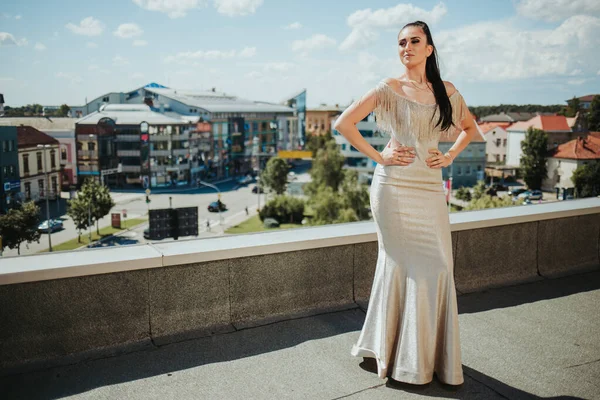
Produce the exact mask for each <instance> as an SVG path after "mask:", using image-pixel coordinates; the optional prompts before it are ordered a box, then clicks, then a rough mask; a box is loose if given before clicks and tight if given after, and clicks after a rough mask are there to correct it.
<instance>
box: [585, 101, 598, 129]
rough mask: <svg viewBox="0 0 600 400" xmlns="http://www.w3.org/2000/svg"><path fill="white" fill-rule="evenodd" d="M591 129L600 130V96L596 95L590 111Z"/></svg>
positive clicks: (589, 123)
mask: <svg viewBox="0 0 600 400" xmlns="http://www.w3.org/2000/svg"><path fill="white" fill-rule="evenodd" d="M588 128H589V130H590V131H600V96H594V98H593V100H592V104H591V105H590V110H589V113H588Z"/></svg>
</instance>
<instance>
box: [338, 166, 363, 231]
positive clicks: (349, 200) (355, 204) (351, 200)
mask: <svg viewBox="0 0 600 400" xmlns="http://www.w3.org/2000/svg"><path fill="white" fill-rule="evenodd" d="M344 174H345V175H344V181H343V182H342V200H343V204H344V208H345V209H347V210H351V211H352V214H349V213H347V212H345V211H344V210H342V212H340V216H339V218H342V219H343V220H344V221H347V220H348V218H350V219H352V220H353V221H363V220H366V219H369V208H368V207H369V203H370V197H369V188H368V187H367V185H361V184H359V183H358V172H356V171H354V170H351V169H346V170H344ZM353 218H356V219H353ZM347 222H351V221H349V220H348V221H347Z"/></svg>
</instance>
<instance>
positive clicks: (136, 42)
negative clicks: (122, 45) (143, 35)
mask: <svg viewBox="0 0 600 400" xmlns="http://www.w3.org/2000/svg"><path fill="white" fill-rule="evenodd" d="M133 45H134V46H138V47H141V46H147V45H148V42H147V41H145V40H139V39H138V40H134V41H133Z"/></svg>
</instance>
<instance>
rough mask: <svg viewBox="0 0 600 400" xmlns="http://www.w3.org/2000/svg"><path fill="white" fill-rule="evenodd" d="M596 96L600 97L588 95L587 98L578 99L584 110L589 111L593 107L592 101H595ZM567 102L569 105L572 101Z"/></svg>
mask: <svg viewBox="0 0 600 400" xmlns="http://www.w3.org/2000/svg"><path fill="white" fill-rule="evenodd" d="M596 96H600V94H588V95H586V96H581V97H578V98H577V99H578V100H579V104H580V107H581V108H582V109H584V110H589V109H590V107H591V106H592V100H594V97H596ZM565 101H566V102H567V104H568V103H569V102H570V101H571V99H569V100H565Z"/></svg>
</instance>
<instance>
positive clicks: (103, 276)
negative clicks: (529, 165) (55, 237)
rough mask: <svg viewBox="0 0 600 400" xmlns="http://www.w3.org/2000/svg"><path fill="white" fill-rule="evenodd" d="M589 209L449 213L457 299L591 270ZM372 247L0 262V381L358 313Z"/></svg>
mask: <svg viewBox="0 0 600 400" xmlns="http://www.w3.org/2000/svg"><path fill="white" fill-rule="evenodd" d="M573 203H574V204H573V205H576V204H575V202H573ZM586 204H587V203H586ZM591 204H592V206H591V207H584V208H581V209H578V210H579V211H578V212H577V213H575V214H574V215H565V213H564V212H555V213H552V212H551V211H550V212H549V213H546V214H540V215H543V217H540V218H539V220H535V219H532V218H531V217H530V216H529V215H528V216H527V218H526V220H525V221H523V222H521V221H519V220H518V219H517V218H516V217H515V218H513V219H512V220H511V219H510V218H508V219H504V220H498V219H495V220H494V219H491V218H490V219H488V226H484V225H483V224H482V223H481V222H480V220H478V219H477V218H478V217H479V218H480V219H481V218H482V217H486V216H489V215H490V214H489V212H490V210H484V211H476V212H468V215H466V216H465V215H454V214H453V215H451V223H452V229H453V232H452V241H453V253H454V273H455V280H456V287H457V290H458V291H459V293H466V292H474V291H480V290H485V289H487V288H490V287H498V286H506V285H514V284H517V283H521V282H527V281H531V280H536V279H544V278H547V277H554V276H559V275H566V274H573V273H578V272H581V271H585V270H590V269H598V268H600V258H599V254H600V247H599V238H600V204H598V203H591ZM534 207H536V208H537V210H539V208H538V207H543V205H541V206H530V207H528V208H530V209H534ZM526 208H527V207H526ZM581 210H583V211H581ZM515 212H517V211H516V210H515ZM518 212H521V211H520V210H519V211H518ZM477 213H479V214H477ZM458 214H460V213H458ZM465 214H467V213H465ZM549 215H554V216H555V217H556V218H551V217H549ZM467 217H469V218H472V220H473V221H472V222H469V221H467V220H466V219H465V218H467ZM492 220H493V221H494V222H493V223H492V222H489V221H492ZM503 221H504V223H502V222H503ZM376 240H377V237H376V233H375V230H374V225H373V224H372V223H370V222H369V223H356V224H340V225H331V226H326V227H315V228H305V229H299V230H297V231H280V232H277V234H276V235H274V234H271V233H268V234H251V235H239V236H226V237H221V238H217V239H208V240H206V239H205V240H192V241H186V242H181V243H169V244H166V243H165V244H161V245H160V246H148V245H146V246H137V249H135V250H134V253H135V254H139V256H138V259H136V261H131V262H129V261H128V260H132V257H133V258H135V256H133V255H132V253H131V251H130V250H115V251H113V252H112V253H111V252H110V250H106V251H105V252H103V250H94V251H87V252H77V253H76V254H75V255H73V254H74V253H68V254H66V255H64V256H62V261H61V259H60V258H58V257H59V253H55V254H54V255H52V256H49V255H43V256H42V255H40V256H34V257H21V258H18V259H17V258H15V259H4V260H0V327H2V329H0V375H5V374H11V373H15V372H18V371H22V370H31V369H37V368H42V367H45V366H49V365H55V364H65V363H69V362H74V361H77V360H81V359H85V358H95V357H99V356H104V355H111V354H115V353H119V352H122V351H131V350H132V349H134V350H135V349H140V348H145V347H148V346H154V345H161V344H164V343H170V342H174V341H179V340H185V339H189V338H195V337H201V336H207V335H212V334H215V333H222V332H230V331H233V330H237V329H243V328H246V327H249V326H256V325H261V324H265V323H270V322H274V321H278V320H284V319H289V318H294V317H297V316H306V315H311V314H317V313H322V312H327V311H332V310H340V309H347V308H353V307H358V306H362V307H366V306H367V303H368V299H369V295H370V292H371V285H372V278H373V273H374V270H375V263H376V261H377V253H378V244H377V241H376ZM202 246H205V247H204V248H202ZM227 246H230V248H229V250H228V247H227ZM133 247H136V246H133ZM278 248H279V249H281V251H279V252H278V251H277V249H278ZM118 251H120V252H121V253H118ZM119 254H125V255H124V256H123V257H124V258H123V261H118V259H119V257H121V256H119ZM170 254H172V255H173V257H175V258H172V259H170V258H169V255H170ZM43 257H55V258H47V259H44V258H43ZM76 258H79V259H80V260H81V263H82V265H83V264H84V263H88V264H89V265H88V270H87V275H86V270H85V268H84V267H83V266H82V265H76V264H77V263H76V262H75V261H74V260H75V259H76ZM139 259H145V260H146V264H144V263H142V262H141V261H139ZM11 260H12V261H11ZM44 260H46V263H45V265H44V267H43V268H40V269H43V271H42V272H41V275H39V276H38V275H36V274H37V273H38V268H36V267H33V265H40V264H39V263H40V262H42V261H44ZM49 260H55V261H56V263H57V264H56V265H52V262H49ZM65 260H69V261H68V262H67V264H68V267H61V266H63V264H64V263H65V262H66V261H65ZM115 260H116V261H115ZM7 261H8V262H7ZM11 262H12V264H11ZM175 262H177V263H179V264H177V263H175ZM113 264H114V267H111V266H113ZM95 265H98V267H97V268H96V267H95ZM144 265H145V266H146V267H145V268H144ZM127 267H129V268H130V269H129V270H128V269H127ZM111 268H113V269H111ZM36 279H37V280H36Z"/></svg>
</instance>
